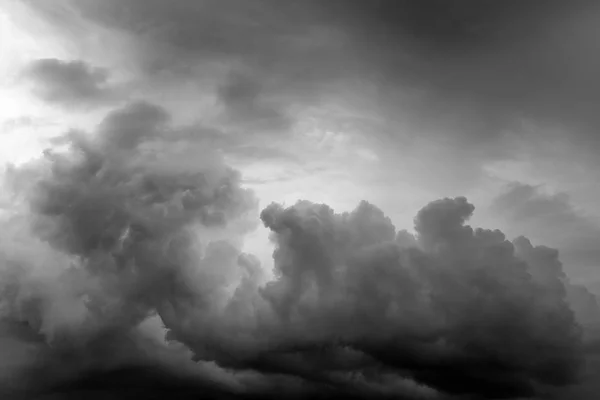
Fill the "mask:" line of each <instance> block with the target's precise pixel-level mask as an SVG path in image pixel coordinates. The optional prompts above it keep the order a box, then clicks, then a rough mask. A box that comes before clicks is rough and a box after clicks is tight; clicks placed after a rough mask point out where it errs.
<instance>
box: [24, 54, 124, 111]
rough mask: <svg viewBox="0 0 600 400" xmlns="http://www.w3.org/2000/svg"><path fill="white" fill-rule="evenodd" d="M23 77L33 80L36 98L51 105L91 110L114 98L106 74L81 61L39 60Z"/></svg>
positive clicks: (115, 91) (112, 89) (114, 89)
mask: <svg viewBox="0 0 600 400" xmlns="http://www.w3.org/2000/svg"><path fill="white" fill-rule="evenodd" d="M25 75H26V76H27V77H28V78H29V79H31V80H32V81H33V83H34V85H35V90H36V93H37V95H38V96H39V97H40V98H42V99H43V100H45V101H47V102H50V103H54V104H58V105H63V106H69V107H93V106H98V105H102V104H104V103H106V102H107V101H110V100H114V99H116V98H117V97H116V96H117V90H116V88H115V87H114V86H112V85H111V84H110V81H109V74H108V71H107V70H106V69H103V68H98V67H92V66H90V65H88V64H87V63H85V62H83V61H63V60H57V59H53V58H48V59H41V60H37V61H34V62H33V63H32V64H31V65H30V66H29V67H28V68H27V69H26V71H25Z"/></svg>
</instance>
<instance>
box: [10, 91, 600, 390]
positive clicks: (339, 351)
mask: <svg viewBox="0 0 600 400" xmlns="http://www.w3.org/2000/svg"><path fill="white" fill-rule="evenodd" d="M174 138H175V139H177V140H173V139H174ZM182 138H185V140H186V141H185V142H183V145H182V142H181V140H184V139H182ZM198 140H199V139H198ZM9 178H10V182H9V183H11V185H12V186H11V187H12V189H13V191H14V192H13V194H14V196H13V202H14V208H13V209H12V210H11V211H12V212H11V214H10V215H7V216H5V217H4V218H5V224H4V226H5V229H4V231H3V241H2V243H3V252H2V261H1V266H2V268H1V270H0V272H1V274H2V280H1V282H2V297H1V300H2V310H3V311H2V312H3V314H2V315H3V320H4V321H5V325H3V327H4V328H3V337H5V338H7V339H6V340H13V341H15V343H21V346H25V347H27V346H26V345H25V343H30V344H31V346H33V347H31V346H30V347H31V349H32V350H30V351H33V355H31V354H29V353H27V352H25V353H24V354H29V355H22V356H21V358H22V362H21V364H18V365H13V366H8V371H9V374H8V375H4V376H0V377H2V378H4V382H9V380H8V378H7V377H12V379H11V381H12V383H11V384H10V385H8V383H5V384H4V385H5V386H6V387H8V388H9V389H10V390H12V392H10V393H9V394H10V395H11V396H14V398H15V399H18V398H19V397H18V396H25V397H24V398H27V396H29V397H31V396H33V395H40V396H41V395H44V396H46V397H42V398H50V399H52V398H59V399H63V398H75V397H77V396H82V395H84V394H85V395H88V394H90V393H91V392H92V391H93V392H95V395H97V396H98V398H103V397H102V396H105V397H106V396H109V397H111V398H127V397H123V396H128V395H133V394H138V395H142V394H143V395H151V396H154V398H160V395H161V393H166V392H169V393H178V394H179V393H181V396H185V395H187V394H188V393H189V394H190V396H192V395H197V394H198V393H204V395H206V396H209V397H213V398H232V397H242V398H243V397H248V398H256V397H260V398H271V397H273V398H274V397H276V396H277V397H278V398H281V397H282V396H283V397H291V398H327V397H328V396H329V397H330V396H334V395H337V396H344V397H346V398H351V397H352V396H354V397H355V398H407V399H442V398H446V396H452V395H459V396H463V395H465V396H471V397H473V396H474V397H475V398H517V397H519V396H534V395H536V394H540V393H547V392H551V391H552V390H554V389H552V388H553V387H562V386H566V385H570V384H573V383H576V382H577V381H578V379H579V377H580V373H581V372H582V371H583V368H584V364H583V362H584V356H585V354H586V347H585V343H587V342H586V341H587V340H588V339H587V336H583V335H582V332H581V329H582V328H581V326H583V324H582V322H581V315H588V316H589V315H590V313H593V312H594V309H593V308H590V306H589V304H591V303H590V301H593V300H595V298H594V297H593V296H592V295H591V294H590V293H589V292H585V293H583V292H581V291H580V292H577V290H578V289H577V288H575V287H574V286H572V285H570V284H569V282H568V281H567V279H566V277H565V275H564V273H563V271H562V264H561V262H560V261H559V259H558V252H557V251H556V250H554V249H551V248H547V247H543V246H534V245H532V244H531V242H530V241H529V240H527V239H525V238H518V239H516V240H515V241H513V242H510V241H508V240H507V239H506V238H505V236H504V234H503V233H502V232H500V231H498V230H485V229H473V228H471V227H470V226H469V225H467V224H466V222H467V220H468V219H469V218H470V216H471V215H472V213H473V211H474V206H473V205H472V204H470V203H469V202H468V201H467V200H466V199H465V198H464V197H458V198H453V199H450V198H445V199H441V200H437V201H434V202H431V203H430V204H428V205H426V206H425V207H424V208H422V209H421V211H419V213H418V214H417V216H416V217H415V232H416V233H415V234H414V235H413V234H411V233H409V232H408V231H399V232H397V230H396V228H395V227H394V225H393V224H392V223H391V220H390V219H389V218H388V217H386V216H385V214H384V213H383V212H382V211H381V210H379V209H378V208H377V207H375V206H373V205H372V204H369V203H368V202H362V203H360V204H359V206H358V207H357V208H356V209H355V210H353V211H352V212H349V213H342V214H338V213H335V212H334V210H332V209H331V208H330V207H328V206H327V205H324V204H313V203H310V202H307V201H301V202H299V203H297V204H295V205H293V206H291V207H287V208H286V207H283V206H281V205H278V204H271V205H270V206H268V207H267V208H265V209H264V210H263V211H262V212H261V214H260V219H261V220H262V222H263V223H264V225H265V226H266V227H267V228H268V229H270V230H271V232H272V240H273V241H274V243H275V245H276V250H275V252H274V254H273V257H274V264H275V267H274V271H273V273H274V277H273V278H269V277H268V276H267V274H266V273H265V272H266V271H264V270H263V269H262V267H261V266H260V264H259V263H258V261H257V260H256V258H255V257H253V256H252V255H249V254H244V253H242V252H241V251H240V246H241V239H242V237H243V235H244V234H245V233H246V232H248V231H249V230H250V229H252V228H253V227H254V226H255V225H253V218H252V216H253V215H254V216H256V214H254V212H255V211H256V209H255V207H256V202H255V200H254V198H253V195H252V193H251V192H249V191H248V190H246V189H244V188H242V187H241V185H240V176H239V174H238V173H237V172H236V171H233V170H231V169H230V168H228V167H227V166H226V165H224V164H223V163H222V161H221V159H220V158H219V157H218V156H217V155H216V154H215V153H214V152H213V151H212V150H211V149H210V148H209V147H206V146H205V145H204V143H203V142H202V141H195V140H193V139H191V138H190V136H189V135H185V134H182V133H181V132H179V131H178V129H177V128H176V127H174V126H173V125H172V123H171V122H170V117H169V115H168V113H167V112H166V111H165V110H163V109H161V108H160V107H157V106H155V105H152V104H150V103H144V102H136V103H131V104H128V105H126V106H124V107H122V108H120V109H117V110H114V111H112V112H110V113H109V114H108V115H107V116H106V118H105V119H104V120H103V121H102V122H101V123H100V124H99V125H98V127H97V129H96V131H95V132H93V133H92V134H88V133H84V132H70V133H69V134H68V135H67V136H66V137H65V142H64V143H63V147H62V148H61V149H57V150H55V151H52V152H49V153H48V154H47V155H46V156H45V157H44V158H43V159H40V160H36V161H33V162H31V163H30V164H27V165H25V166H23V167H20V168H19V169H13V170H12V172H11V173H10V174H9ZM575 292H577V293H579V295H575V296H574V295H573V293H575ZM575 298H576V300H573V299H575ZM570 302H571V303H570ZM576 302H577V304H579V305H585V304H588V306H587V308H585V307H583V306H582V307H579V305H578V306H577V307H579V308H577V307H575V306H574V304H575V303H576ZM574 309H575V310H576V311H577V310H584V311H582V312H583V313H584V314H581V312H579V314H578V313H577V312H576V313H574V311H573V310H574ZM590 310H591V311H590ZM585 313H587V314H585ZM152 319H155V320H156V319H158V320H159V321H160V324H164V328H161V327H160V326H158V327H155V328H152V329H150V330H148V329H149V328H147V327H146V328H144V326H145V325H144V324H147V322H148V321H150V320H152ZM5 327H12V328H10V329H5ZM149 332H150V333H152V335H149ZM151 337H155V338H156V337H158V339H152V338H151ZM192 360H194V361H192ZM101 381H102V382H104V383H100V382H101ZM149 381H151V384H150V382H149ZM141 382H146V383H147V384H148V385H149V386H147V387H145V388H141V387H140V386H142V384H141ZM100 386H101V387H102V390H103V391H104V393H103V392H102V391H101V390H100ZM144 386H146V384H144ZM6 390H8V389H6ZM150 390H151V393H150ZM177 391H180V392H177ZM11 393H12V394H11ZM126 393H128V394H126ZM52 396H54V397H52ZM69 396H71V397H69ZM182 398H185V397H182Z"/></svg>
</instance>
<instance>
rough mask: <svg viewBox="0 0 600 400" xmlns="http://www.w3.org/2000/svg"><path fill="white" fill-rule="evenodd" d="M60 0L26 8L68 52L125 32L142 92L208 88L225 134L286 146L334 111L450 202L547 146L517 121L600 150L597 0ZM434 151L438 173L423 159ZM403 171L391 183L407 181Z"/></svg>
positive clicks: (541, 135)
mask: <svg viewBox="0 0 600 400" xmlns="http://www.w3.org/2000/svg"><path fill="white" fill-rule="evenodd" d="M60 4H61V5H62V6H63V7H62V8H60V9H59V8H58V7H55V6H49V5H46V4H45V3H44V4H39V3H35V2H30V5H31V7H32V8H33V9H34V10H36V11H38V12H39V14H40V15H42V16H44V18H46V19H47V20H49V21H54V24H55V25H56V26H59V30H60V31H62V32H63V33H64V36H65V38H66V39H65V40H68V41H70V42H73V40H74V39H73V37H74V35H73V34H72V32H73V31H77V32H89V31H98V32H104V31H103V30H107V29H108V30H110V32H111V34H115V35H117V34H118V35H121V36H122V40H120V41H119V43H121V42H122V43H131V46H130V48H128V49H129V50H128V51H127V52H126V53H127V54H126V55H124V57H125V58H126V61H127V65H128V66H130V67H131V66H134V68H137V70H136V71H137V72H139V76H140V77H144V79H146V80H147V81H149V82H153V83H156V82H157V81H158V80H160V79H162V80H164V81H165V82H168V84H166V86H167V87H174V86H177V85H181V86H182V87H189V86H190V83H191V82H208V83H206V84H205V85H203V86H202V88H201V89H200V90H202V92H203V93H211V94H214V95H215V96H216V97H217V99H218V102H219V103H220V104H221V105H222V106H223V107H222V108H223V109H222V111H223V122H224V124H226V125H227V124H228V126H229V127H230V128H232V129H237V130H241V131H243V132H245V133H249V132H251V131H254V132H255V133H256V132H258V133H265V132H271V133H276V134H278V135H279V136H283V135H286V134H289V133H291V132H292V131H294V130H293V129H290V128H293V127H295V126H296V125H297V123H298V122H299V121H301V120H302V119H303V118H304V117H305V113H306V112H307V109H310V108H315V107H318V108H322V107H326V106H327V105H330V104H334V105H336V106H337V107H339V108H342V109H344V110H346V111H347V112H346V116H342V115H333V114H332V115H330V116H329V118H330V119H333V120H336V121H337V122H343V123H346V124H350V125H353V126H359V125H360V122H361V121H362V122H364V121H371V120H375V121H376V122H377V128H376V129H375V128H373V127H369V128H364V127H361V128H360V134H361V135H362V136H364V137H365V138H367V139H368V141H369V142H370V143H371V144H374V146H373V148H374V150H375V151H376V152H377V155H378V156H379V158H380V159H382V162H384V163H389V165H390V168H389V171H399V170H401V168H398V164H399V163H400V161H399V160H402V161H401V162H402V163H403V165H404V164H406V165H408V167H407V169H408V168H411V169H414V168H416V169H419V170H422V171H423V174H424V175H425V176H426V178H427V179H425V181H426V182H428V183H423V181H424V180H421V182H420V185H421V186H427V185H428V186H430V189H431V190H432V191H434V190H438V189H439V188H442V189H443V190H444V194H445V195H456V194H458V193H467V192H468V190H470V189H471V188H472V187H473V186H474V185H475V184H476V183H477V182H478V181H479V180H481V179H482V178H483V177H484V176H485V171H483V170H482V166H484V165H486V164H488V163H489V162H491V161H501V160H512V159H514V158H515V157H517V156H519V155H522V154H521V153H523V152H526V153H527V152H528V151H529V150H530V149H529V148H528V149H524V146H525V147H526V145H525V144H526V143H529V141H530V139H532V140H533V141H534V142H535V141H539V140H546V139H547V137H548V135H549V133H548V132H547V131H546V130H541V129H538V130H532V131H525V130H524V129H523V127H522V123H523V121H524V120H525V121H533V122H534V123H536V124H539V125H540V126H551V127H552V128H556V129H559V130H561V132H566V131H568V132H570V135H571V136H573V137H575V138H576V139H574V140H569V138H566V136H565V135H564V134H563V133H561V134H560V135H559V136H560V138H559V142H560V145H561V146H566V147H569V146H575V147H576V148H577V149H578V150H579V151H580V152H581V154H583V153H586V154H587V153H588V152H590V151H591V149H597V144H598V143H597V141H596V140H595V135H594V134H593V132H595V131H596V129H595V128H594V127H597V125H598V121H597V118H596V113H595V112H594V110H593V108H590V106H589V105H590V104H594V100H593V99H594V96H595V91H594V90H592V88H591V87H590V85H589V84H588V82H589V81H590V80H593V79H594V74H595V72H594V71H595V70H596V69H597V68H594V66H595V65H597V64H598V59H597V57H595V56H594V54H597V51H595V44H594V41H590V40H588V38H589V37H593V36H595V32H596V26H597V24H596V23H595V21H596V20H597V19H598V15H599V14H598V10H597V9H596V7H595V6H593V5H590V4H584V3H582V2H569V3H568V4H565V3H564V2H558V1H550V2H542V1H530V2H527V3H523V2H519V1H512V0H511V1H508V2H502V4H501V5H498V4H496V2H490V1H476V0H461V1H459V2H452V3H448V2H444V1H439V0H426V1H423V2H419V4H415V3H414V2H412V1H393V0H382V1H379V0H378V1H372V2H371V1H370V2H364V1H328V2H321V1H303V2H301V3H297V2H291V1H266V0H265V1H256V2H253V4H252V5H251V6H250V5H247V4H246V3H245V2H242V1H239V0H227V1H225V2H223V1H203V2H194V1H181V2H178V4H177V5H172V4H170V3H169V4H167V3H164V2H162V1H139V0H127V1H114V0H109V1H103V2H99V1H67V0H64V1H61V2H60ZM58 10H62V14H61V12H59V11H58ZM65 10H66V11H65ZM63 14H64V15H63ZM71 14H72V15H71ZM69 15H71V17H73V16H77V18H75V17H73V18H71V19H73V20H74V21H75V22H72V23H69V21H70V19H69V17H68V16H69ZM147 21H153V22H152V23H151V24H149V23H147ZM78 36H83V35H78ZM557 59H559V60H568V61H565V62H556V60H557ZM556 82H561V84H560V85H556ZM242 116H243V117H242ZM363 125H364V124H363ZM399 154H401V155H402V157H399ZM589 154H590V156H593V154H595V152H591V153H589ZM529 156H530V154H526V155H525V157H529ZM534 156H535V157H538V156H540V155H539V154H537V153H536V154H535V155H531V157H529V158H533V157H534ZM434 157H435V158H439V159H443V160H444V163H443V164H444V165H443V167H442V166H438V165H437V164H436V163H427V162H426V160H429V159H431V158H434ZM388 174H392V173H391V172H388ZM398 174H399V172H396V173H395V174H393V176H391V177H389V178H388V179H389V180H390V181H391V180H396V181H397V180H400V179H402V180H410V179H413V178H411V177H410V176H401V177H399V176H398ZM458 177H460V178H458ZM453 190H456V191H458V193H453V192H452V191H453Z"/></svg>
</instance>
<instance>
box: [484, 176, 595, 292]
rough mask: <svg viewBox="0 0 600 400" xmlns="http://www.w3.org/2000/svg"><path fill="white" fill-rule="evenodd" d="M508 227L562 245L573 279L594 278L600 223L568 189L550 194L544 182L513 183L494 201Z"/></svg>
mask: <svg viewBox="0 0 600 400" xmlns="http://www.w3.org/2000/svg"><path fill="white" fill-rule="evenodd" d="M490 210H491V211H492V212H493V213H495V214H497V215H498V216H499V217H500V218H502V219H504V220H505V221H506V225H507V227H510V230H511V231H512V232H513V233H514V232H520V233H523V234H526V235H528V236H531V237H535V238H536V239H538V240H540V241H542V242H544V243H548V244H549V245H551V246H554V247H557V248H559V249H560V252H561V258H562V259H563V261H565V263H566V264H567V265H568V266H569V267H570V269H569V272H570V273H571V275H572V277H573V279H580V280H587V282H588V283H593V282H591V281H590V280H591V279H595V277H594V275H595V271H596V269H597V266H598V265H600V254H598V251H597V242H598V240H599V239H600V225H598V223H597V221H596V219H594V218H593V217H592V216H590V215H587V214H586V213H584V212H583V211H581V210H579V209H577V208H575V206H574V205H573V203H572V202H571V200H570V198H569V196H568V195H567V194H566V193H562V192H559V193H554V194H548V193H546V192H545V191H544V188H543V187H542V186H532V185H527V184H522V183H518V182H515V183H512V184H510V185H509V186H508V187H507V188H506V190H505V191H504V192H503V193H502V194H500V195H499V196H498V197H496V198H495V199H494V201H493V203H492V206H491V209H490Z"/></svg>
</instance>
